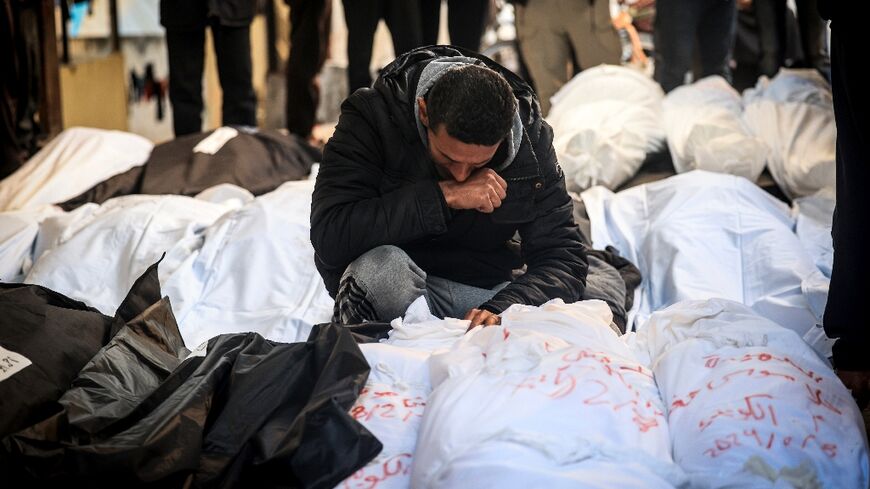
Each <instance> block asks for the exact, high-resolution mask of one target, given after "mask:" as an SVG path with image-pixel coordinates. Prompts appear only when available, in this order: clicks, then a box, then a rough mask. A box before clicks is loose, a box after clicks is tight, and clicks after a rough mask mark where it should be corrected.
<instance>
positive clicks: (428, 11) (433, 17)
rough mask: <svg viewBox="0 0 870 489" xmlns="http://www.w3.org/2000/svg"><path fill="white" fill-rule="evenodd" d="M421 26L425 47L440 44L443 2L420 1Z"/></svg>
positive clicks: (437, 0) (432, 0) (435, 0)
mask: <svg viewBox="0 0 870 489" xmlns="http://www.w3.org/2000/svg"><path fill="white" fill-rule="evenodd" d="M420 25H421V26H422V31H420V32H422V33H423V41H422V45H423V46H430V45H432V44H435V43H437V42H438V30H439V29H440V28H441V0H420Z"/></svg>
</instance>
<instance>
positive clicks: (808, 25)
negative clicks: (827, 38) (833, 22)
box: [795, 0, 827, 70]
mask: <svg viewBox="0 0 870 489" xmlns="http://www.w3.org/2000/svg"><path fill="white" fill-rule="evenodd" d="M795 6H796V7H797V20H798V28H799V29H800V38H801V48H802V50H803V52H804V66H805V67H807V68H815V69H817V70H825V69H827V63H826V61H827V59H826V57H825V52H824V36H823V32H824V30H825V24H824V21H823V20H822V17H821V16H820V15H819V6H818V0H795Z"/></svg>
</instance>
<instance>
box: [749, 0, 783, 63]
mask: <svg viewBox="0 0 870 489" xmlns="http://www.w3.org/2000/svg"><path fill="white" fill-rule="evenodd" d="M752 8H753V9H754V12H755V20H756V25H757V26H758V43H759V47H760V48H761V59H760V60H759V61H758V68H759V70H760V71H761V74H762V75H766V76H768V77H773V76H774V75H776V72H777V71H779V67H780V66H782V64H783V59H784V57H785V55H784V53H785V46H784V45H783V43H782V40H783V39H785V35H784V34H783V33H782V31H781V29H782V26H783V22H782V18H784V17H785V0H754V1H753V3H752Z"/></svg>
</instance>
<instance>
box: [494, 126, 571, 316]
mask: <svg viewBox="0 0 870 489" xmlns="http://www.w3.org/2000/svg"><path fill="white" fill-rule="evenodd" d="M534 152H535V154H536V155H537V157H538V164H539V165H540V168H541V172H542V177H543V179H544V182H543V184H544V187H543V188H542V189H541V190H539V191H538V192H537V195H536V197H535V208H536V212H535V214H536V218H535V219H534V220H533V221H531V222H529V223H527V224H525V225H523V226H522V227H520V229H519V234H520V238H521V239H522V243H521V246H522V248H521V249H522V256H523V261H524V262H525V263H526V273H524V274H523V275H522V276H520V277H518V278H517V279H515V280H514V281H513V282H511V283H510V284H509V285H508V286H507V287H505V288H504V289H502V290H501V291H499V293H498V294H496V295H495V297H493V298H492V299H491V300H489V301H488V302H486V303H484V304H483V305H482V306H481V307H482V308H483V309H486V310H489V311H492V312H495V313H500V312H502V311H504V310H505V309H507V308H508V307H510V306H511V305H512V304H528V305H533V306H537V305H541V304H543V303H545V302H547V301H549V300H551V299H556V298H560V299H563V300H564V301H565V302H575V301H578V300H580V298H581V297H582V296H583V290H584V289H585V288H586V272H587V269H588V264H587V261H586V253H585V251H584V250H583V246H582V244H581V238H580V230H579V229H578V228H577V225H576V224H575V223H574V216H573V205H572V203H571V197H570V196H569V195H568V192H567V190H566V189H565V175H564V174H563V173H562V169H561V168H560V167H559V165H558V163H557V161H556V153H555V150H554V149H553V130H552V129H551V128H550V126H549V125H548V124H547V123H546V122H542V123H541V130H540V134H539V138H538V140H537V142H536V144H534Z"/></svg>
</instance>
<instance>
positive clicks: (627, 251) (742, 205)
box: [583, 171, 831, 354]
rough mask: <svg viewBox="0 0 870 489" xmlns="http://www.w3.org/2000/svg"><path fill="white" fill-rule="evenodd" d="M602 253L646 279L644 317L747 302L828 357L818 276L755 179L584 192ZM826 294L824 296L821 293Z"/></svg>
mask: <svg viewBox="0 0 870 489" xmlns="http://www.w3.org/2000/svg"><path fill="white" fill-rule="evenodd" d="M583 201H584V202H585V203H586V210H587V212H588V213H589V218H590V221H591V223H592V242H593V245H594V247H595V248H603V247H605V246H607V245H613V246H615V247H616V248H617V249H618V250H619V252H620V254H622V255H623V256H625V257H626V258H628V259H629V260H631V261H632V262H633V263H635V264H636V265H637V266H638V268H639V269H640V271H641V274H642V275H643V283H642V284H641V287H642V289H641V295H640V304H639V305H638V316H637V320H638V321H639V322H641V323H642V322H643V321H644V319H645V318H647V317H649V315H650V314H651V313H652V312H654V311H657V310H659V309H662V308H665V307H667V306H670V305H672V304H675V303H677V302H680V301H683V300H688V299H711V298H724V299H730V300H733V301H737V302H740V303H743V304H746V305H748V306H750V307H752V308H753V309H755V310H756V311H757V312H758V313H760V314H761V315H763V316H765V317H767V318H769V319H771V320H773V321H775V322H776V323H778V324H780V325H782V326H785V327H787V328H789V329H791V330H793V331H795V332H796V333H797V334H798V335H799V336H801V337H803V338H804V339H805V340H806V341H807V342H808V343H810V344H811V345H813V346H814V347H815V348H817V349H818V350H819V351H820V352H821V353H823V354H829V353H830V346H831V344H830V341H829V340H827V338H826V337H825V336H824V332H823V331H822V329H821V328H820V327H817V326H816V324H817V323H819V322H820V321H821V317H820V316H818V315H817V314H815V312H816V311H815V308H813V307H811V301H815V302H822V303H823V302H824V300H825V298H824V296H823V297H821V298H820V297H816V296H814V295H813V294H818V293H820V291H819V290H818V288H807V290H806V291H805V290H804V288H805V287H804V284H805V281H809V280H814V279H816V278H817V277H818V275H819V272H818V270H817V268H816V266H815V263H814V262H813V258H812V257H811V256H810V255H809V254H808V253H807V252H806V250H805V249H804V246H803V244H802V243H801V241H800V240H799V239H798V237H797V236H796V235H795V234H794V232H793V229H794V225H795V222H794V218H793V217H792V216H791V213H790V210H789V208H788V207H787V206H786V205H785V204H783V203H782V202H780V201H778V200H776V199H775V198H773V197H772V196H770V195H769V194H767V193H766V192H764V191H763V190H761V189H760V188H759V187H757V186H756V185H755V184H753V183H752V182H750V181H748V180H746V179H744V178H740V177H734V176H731V175H723V174H718V173H710V172H702V171H695V172H690V173H686V174H682V175H676V176H674V177H671V178H668V179H666V180H662V181H659V182H654V183H650V184H646V185H641V186H638V187H634V188H631V189H628V190H625V191H623V192H620V193H618V194H614V193H613V192H610V191H609V190H607V189H604V188H602V187H596V188H593V189H590V190H588V191H586V192H584V193H583ZM821 293H824V292H821Z"/></svg>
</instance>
